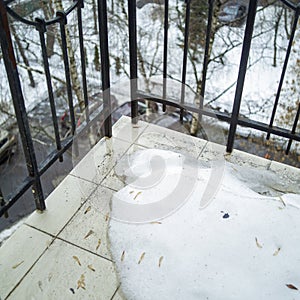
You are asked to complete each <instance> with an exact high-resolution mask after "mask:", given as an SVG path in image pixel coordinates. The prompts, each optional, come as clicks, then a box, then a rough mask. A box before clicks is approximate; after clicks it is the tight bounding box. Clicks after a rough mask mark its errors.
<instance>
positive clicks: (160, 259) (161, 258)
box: [158, 256, 164, 268]
mask: <svg viewBox="0 0 300 300" xmlns="http://www.w3.org/2000/svg"><path fill="white" fill-rule="evenodd" d="M163 259H164V257H163V256H161V257H160V258H159V261H158V267H159V268H160V266H161V263H162V260H163Z"/></svg>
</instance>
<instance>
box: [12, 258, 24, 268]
mask: <svg viewBox="0 0 300 300" xmlns="http://www.w3.org/2000/svg"><path fill="white" fill-rule="evenodd" d="M23 262H24V260H22V261H21V262H19V263H17V264H15V265H14V266H13V267H12V268H13V269H16V268H17V267H18V266H20V265H21V264H22V263H23Z"/></svg>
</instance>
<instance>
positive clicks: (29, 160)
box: [0, 0, 46, 211]
mask: <svg viewBox="0 0 300 300" xmlns="http://www.w3.org/2000/svg"><path fill="white" fill-rule="evenodd" d="M0 28H1V30H0V43H1V49H2V54H3V60H4V64H5V69H6V73H7V77H8V82H9V86H10V91H11V95H12V100H13V105H14V109H15V114H16V119H17V123H18V127H19V132H20V136H21V141H22V146H23V152H24V155H25V159H26V166H27V170H28V173H29V176H30V177H31V178H33V180H34V182H33V185H32V193H33V196H34V200H35V205H36V208H37V209H38V210H40V211H43V210H44V209H45V208H46V206H45V201H44V195H43V190H42V185H41V181H40V174H39V170H38V165H37V160H36V156H35V151H34V147H33V141H32V138H31V133H30V128H29V123H28V118H27V113H26V108H25V103H24V97H23V92H22V88H21V83H20V78H19V73H18V69H17V65H16V58H15V54H14V50H13V45H12V40H11V34H10V29H9V24H8V18H7V13H6V9H5V5H4V1H3V0H0Z"/></svg>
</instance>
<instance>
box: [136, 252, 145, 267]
mask: <svg viewBox="0 0 300 300" xmlns="http://www.w3.org/2000/svg"><path fill="white" fill-rule="evenodd" d="M145 254H146V253H145V252H143V253H142V255H141V257H140V259H139V262H138V264H140V263H141V262H142V260H143V259H144V257H145Z"/></svg>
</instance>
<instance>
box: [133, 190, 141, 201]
mask: <svg viewBox="0 0 300 300" xmlns="http://www.w3.org/2000/svg"><path fill="white" fill-rule="evenodd" d="M141 193H142V192H138V193H137V194H136V195H135V196H134V198H133V200H136V198H137V197H138V196H139V195H140V194H141Z"/></svg>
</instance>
